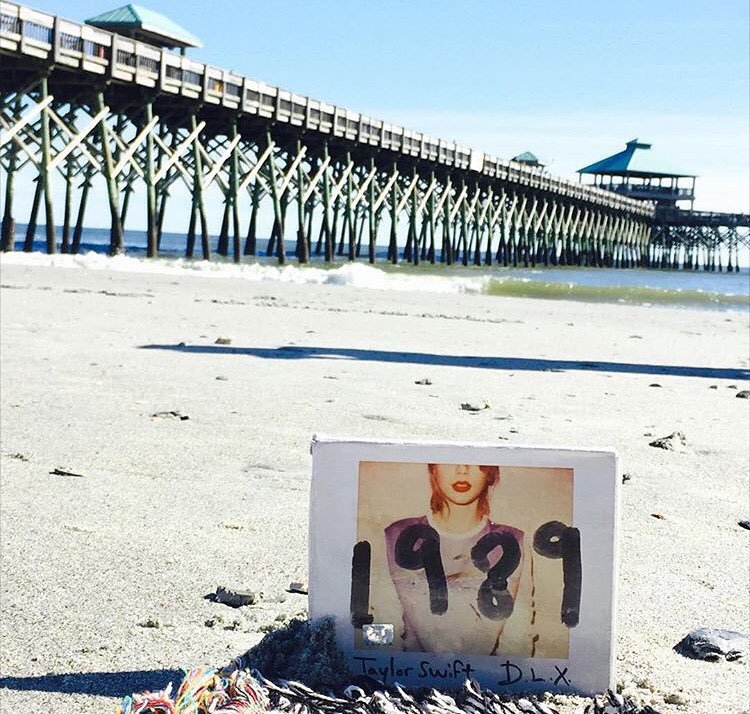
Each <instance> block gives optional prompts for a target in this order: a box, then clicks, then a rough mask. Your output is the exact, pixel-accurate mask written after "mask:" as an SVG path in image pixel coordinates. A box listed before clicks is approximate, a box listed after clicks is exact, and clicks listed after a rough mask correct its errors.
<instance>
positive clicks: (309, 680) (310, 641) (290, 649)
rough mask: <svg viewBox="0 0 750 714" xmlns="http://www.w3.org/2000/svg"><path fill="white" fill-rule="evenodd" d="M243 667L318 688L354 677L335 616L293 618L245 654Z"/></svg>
mask: <svg viewBox="0 0 750 714" xmlns="http://www.w3.org/2000/svg"><path fill="white" fill-rule="evenodd" d="M241 667H242V668H248V669H257V670H258V671H259V672H260V673H261V674H262V675H263V676H264V677H266V678H267V679H271V680H274V681H278V680H280V679H287V680H294V681H298V682H304V683H305V684H306V685H307V686H308V687H311V688H312V689H315V690H317V691H336V690H338V689H340V688H341V687H342V686H344V685H345V684H347V683H348V682H350V681H351V679H352V674H351V671H350V670H349V667H348V666H347V664H346V661H345V660H344V658H343V656H342V654H341V652H340V651H339V649H338V647H337V646H336V632H335V628H334V623H333V620H332V619H331V618H323V619H320V620H317V621H315V622H310V621H309V620H291V621H290V622H289V623H288V624H287V625H286V626H285V627H283V628H280V629H278V630H274V631H272V632H269V633H268V634H267V635H266V636H265V637H264V638H263V639H262V640H261V641H260V642H259V643H258V644H257V645H255V647H252V648H251V649H250V650H248V651H247V652H246V653H245V654H244V655H242V658H241Z"/></svg>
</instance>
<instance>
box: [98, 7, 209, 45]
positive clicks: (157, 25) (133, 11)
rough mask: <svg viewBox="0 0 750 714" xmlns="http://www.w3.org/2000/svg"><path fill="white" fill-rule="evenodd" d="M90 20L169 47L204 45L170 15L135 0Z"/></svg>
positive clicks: (104, 27)
mask: <svg viewBox="0 0 750 714" xmlns="http://www.w3.org/2000/svg"><path fill="white" fill-rule="evenodd" d="M86 24H87V25H93V26H94V27H100V28H101V29H103V30H109V31H110V32H119V33H121V34H124V35H132V34H138V35H140V36H141V37H142V38H143V39H144V40H151V41H155V42H156V43H158V44H160V45H163V46H166V47H203V43H202V42H201V41H200V40H199V39H198V38H197V37H196V36H195V35H193V34H192V33H190V32H188V31H187V30H186V29H185V28H184V27H180V25H178V24H177V23H176V22H174V21H173V20H170V19H169V18H168V17H167V16H166V15H162V14H161V13H160V12H156V11H154V10H149V9H148V8H145V7H142V6H141V5H134V4H132V3H131V4H128V5H123V6H122V7H118V8H115V9H114V10H110V11H109V12H105V13H102V14H101V15H97V16H96V17H91V18H89V19H88V20H86Z"/></svg>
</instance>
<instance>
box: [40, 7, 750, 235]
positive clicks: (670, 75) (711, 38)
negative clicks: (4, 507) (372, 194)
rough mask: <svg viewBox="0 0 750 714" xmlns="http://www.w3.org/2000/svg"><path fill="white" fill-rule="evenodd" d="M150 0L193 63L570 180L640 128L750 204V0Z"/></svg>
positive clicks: (715, 186) (711, 184) (744, 206)
mask: <svg viewBox="0 0 750 714" xmlns="http://www.w3.org/2000/svg"><path fill="white" fill-rule="evenodd" d="M30 4H31V5H32V6H33V7H37V8H39V9H42V10H46V11H48V12H54V13H56V14H61V15H64V16H67V17H71V18H72V19H79V20H80V19H85V18H87V17H90V16H92V15H96V14H99V13H100V12H103V11H105V10H108V9H110V8H112V7H116V6H118V5H119V3H118V2H117V0H114V2H113V3H112V4H108V3H107V2H101V0H76V2H74V3H71V2H70V1H69V0H68V1H67V2H62V0H38V1H37V2H33V1H32V2H30ZM143 4H144V5H146V6H148V7H150V8H152V9H154V10H157V11H159V12H162V13H164V14H166V15H169V16H170V17H171V18H172V19H174V20H175V21H177V22H178V23H180V24H181V25H183V26H184V27H185V28H187V29H188V30H190V31H191V32H193V33H194V34H196V35H197V36H198V37H200V38H201V39H202V40H203V43H204V47H203V48H201V49H198V50H190V51H189V54H190V55H191V56H193V57H195V58H196V59H200V60H204V61H207V62H210V63H212V64H216V65H218V66H221V67H225V68H228V69H233V70H235V71H237V72H240V73H242V74H246V75H248V76H251V77H254V78H258V79H262V80H265V81H266V82H269V83H271V84H276V85H279V86H282V87H285V88H287V89H291V90H293V91H296V92H298V93H300V94H307V95H310V96H314V97H316V98H320V99H325V100H327V101H330V102H332V103H335V104H340V105H343V106H346V107H348V108H350V109H353V110H359V111H363V112H366V113H369V114H371V115H373V116H376V117H379V118H383V119H386V120H390V121H394V122H398V123H402V124H405V125H407V126H409V127H411V128H414V129H417V130H423V131H426V132H429V133H431V134H433V135H436V136H442V137H445V138H452V139H455V140H457V141H460V142H461V143H464V144H467V145H470V146H474V147H476V148H479V149H483V150H485V151H488V152H491V153H494V154H497V155H499V156H503V157H510V156H513V155H515V154H516V153H519V152H521V151H523V150H526V149H530V150H531V151H533V152H535V153H536V154H538V155H539V156H540V158H541V159H542V160H543V161H545V162H547V163H548V164H549V165H550V170H551V171H553V172H554V173H558V174H561V175H564V176H568V177H572V176H573V175H574V171H575V169H577V168H579V167H581V166H584V165H586V164H588V163H591V162H593V161H594V160H597V159H599V158H602V157H603V156H605V155H608V154H611V153H614V152H615V151H619V150H620V149H621V148H622V144H623V142H624V141H626V140H628V139H631V138H634V137H640V138H641V139H642V140H646V141H650V142H652V143H653V146H654V148H653V150H652V151H653V152H654V154H655V155H654V160H656V159H657V156H658V158H659V159H660V160H662V161H663V163H664V165H665V166H666V167H667V168H672V167H674V168H678V169H683V170H685V171H688V172H691V173H697V174H699V176H700V178H699V179H698V195H699V201H698V204H699V207H704V208H714V209H718V210H735V211H747V210H748V153H749V151H750V148H749V146H748V86H749V82H750V78H749V76H748V67H749V62H750V59H749V53H748V32H749V30H750V23H749V19H748V3H747V0H720V2H709V1H708V0H688V1H687V2H686V1H685V0H680V1H679V2H678V1H677V0H658V1H656V2H655V1H654V0H649V1H646V0H631V1H630V2H602V1H601V0H574V1H572V2H560V0H527V1H526V2H513V1H511V0H482V1H471V0H464V1H463V2H444V1H441V0H432V1H429V0H407V1H404V0H400V1H399V0H378V1H377V2H360V1H357V0H350V1H349V2H320V1H318V2H316V1H309V0H308V1H307V2H302V1H299V0H286V1H285V0H278V1H276V2H258V1H257V0H249V1H244V2H243V1H239V0H225V1H224V2H215V3H205V2H203V3H197V2H192V1H189V2H185V1H184V0H182V1H181V0H143ZM133 227H135V226H133ZM182 229H183V230H184V228H182Z"/></svg>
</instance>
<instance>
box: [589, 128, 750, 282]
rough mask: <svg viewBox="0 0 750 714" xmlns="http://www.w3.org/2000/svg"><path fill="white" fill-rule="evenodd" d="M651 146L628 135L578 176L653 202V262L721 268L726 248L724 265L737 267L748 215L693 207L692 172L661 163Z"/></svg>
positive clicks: (749, 223)
mask: <svg viewBox="0 0 750 714" xmlns="http://www.w3.org/2000/svg"><path fill="white" fill-rule="evenodd" d="M649 149H651V144H646V143H644V142H641V141H639V140H638V139H631V140H630V141H628V142H627V143H626V144H625V149H623V150H622V151H619V152H618V153H616V154H613V155H612V156H608V157H607V158H605V159H601V160H600V161H596V162H595V163H593V164H590V165H589V166H585V167H583V168H582V169H579V170H578V176H579V180H580V181H581V182H582V183H584V185H591V186H596V187H597V188H602V189H605V190H607V191H612V192H614V193H617V194H619V195H621V196H627V197H629V198H634V199H637V200H643V201H649V202H652V203H653V204H654V205H655V207H656V210H655V213H654V223H653V227H652V231H651V240H650V250H651V251H652V252H653V255H652V259H653V263H655V264H656V265H657V266H659V267H664V268H678V267H682V268H686V269H698V268H700V267H703V268H704V269H707V270H717V269H718V270H721V269H722V252H724V255H725V258H726V260H727V263H726V269H727V270H729V271H731V270H739V264H738V263H739V260H738V258H739V249H740V248H741V247H742V246H748V245H749V244H750V241H748V231H747V228H748V227H750V216H748V214H745V213H721V212H716V211H695V210H693V205H694V202H695V179H696V176H695V175H694V174H690V173H686V172H684V171H675V170H668V169H667V168H665V167H663V166H661V165H659V163H658V162H655V161H654V160H653V158H652V155H651V154H650V152H649ZM589 179H590V180H589ZM584 180H586V181H585V182H584ZM687 203H689V207H687V208H686V207H685V205H684V204H687ZM722 248H723V251H722ZM701 256H702V258H703V259H701Z"/></svg>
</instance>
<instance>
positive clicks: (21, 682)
mask: <svg viewBox="0 0 750 714" xmlns="http://www.w3.org/2000/svg"><path fill="white" fill-rule="evenodd" d="M183 676H184V674H183V672H182V671H181V670H179V669H152V670H141V671H134V672H81V673H79V672H75V673H70V674H45V675H42V676H40V677H0V688H6V689H19V690H26V691H36V692H61V693H63V694H94V695H98V696H101V697H118V698H120V697H125V696H127V695H129V694H133V692H146V691H151V692H154V691H159V690H161V689H164V687H166V686H167V684H169V683H170V682H173V683H174V686H175V687H177V686H179V683H180V682H181V681H182V678H183Z"/></svg>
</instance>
